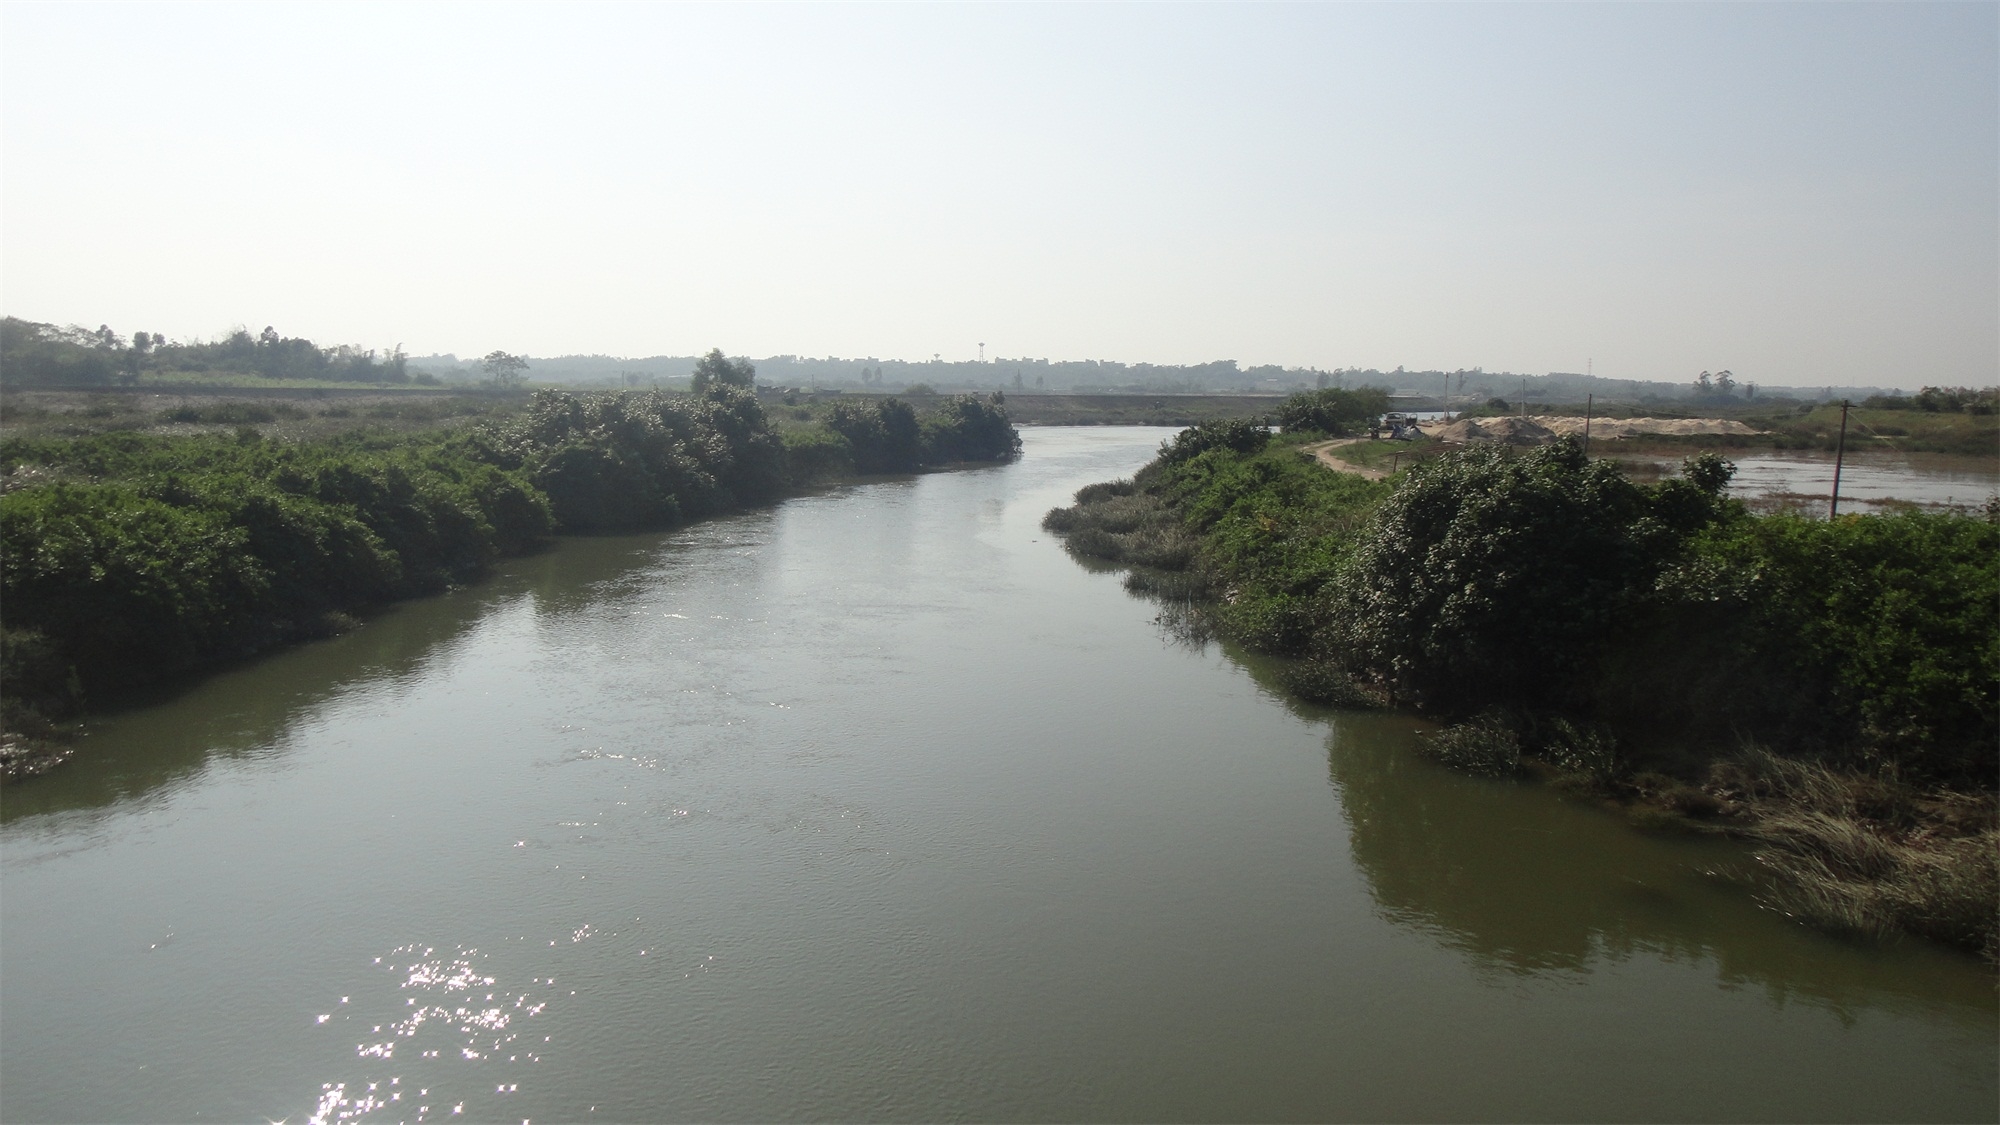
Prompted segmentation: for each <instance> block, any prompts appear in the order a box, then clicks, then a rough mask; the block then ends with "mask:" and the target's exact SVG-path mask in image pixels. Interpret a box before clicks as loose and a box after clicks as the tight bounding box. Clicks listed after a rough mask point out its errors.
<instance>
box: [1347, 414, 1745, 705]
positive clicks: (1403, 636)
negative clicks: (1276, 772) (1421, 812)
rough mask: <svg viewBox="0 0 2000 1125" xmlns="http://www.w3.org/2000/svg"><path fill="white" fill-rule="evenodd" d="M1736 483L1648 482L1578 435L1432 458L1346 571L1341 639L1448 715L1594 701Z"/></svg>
mask: <svg viewBox="0 0 2000 1125" xmlns="http://www.w3.org/2000/svg"><path fill="white" fill-rule="evenodd" d="M1727 480H1728V472H1727V471H1726V470H1725V469H1723V468H1722V467H1721V465H1720V463H1719V462H1717V461H1715V460H1714V459H1712V458H1711V459H1710V460H1707V461H1703V462H1699V463H1697V464H1695V465H1694V466H1693V467H1692V471H1691V472H1690V473H1689V475H1688V477H1687V478H1686V479H1682V480H1674V481H1669V482H1667V483H1666V484H1664V485H1662V486H1661V487H1660V488H1658V489H1646V488H1641V487H1639V486H1637V485H1634V484H1632V483H1631V482H1630V481H1628V480H1626V479H1625V477H1624V475H1623V474H1622V473H1621V472H1620V470H1619V468H1618V467H1617V465H1616V464H1615V463H1613V462H1609V461H1590V460H1588V459H1586V458H1585V457H1584V455H1583V453H1582V451H1581V450H1580V449H1579V448H1578V447H1577V445H1576V444H1575V443H1574V442H1569V441H1564V442H1560V443H1557V444H1555V445H1550V446H1544V447H1542V448H1540V449H1536V450H1534V451H1532V452H1529V453H1526V454H1522V455H1515V454H1514V453H1513V451H1511V450H1508V449H1505V448H1503V447H1499V446H1491V445H1487V446H1475V447H1473V448H1471V449H1469V450H1467V451H1465V452H1463V453H1459V454H1456V455H1453V456H1447V457H1442V458H1438V459H1436V460H1433V461H1430V462H1426V463H1424V464H1421V465H1419V466H1418V467H1416V468H1415V469H1413V470H1411V472H1410V475H1409V478H1408V479H1407V481H1405V482H1404V484H1403V485H1402V487H1400V488H1399V489H1397V491H1396V493H1395V495H1394V496H1392V497H1390V499H1389V501H1388V502H1387V503H1386V504H1384V505H1383V506H1382V508H1381V510H1380V511H1379V512H1378V513H1377V514H1376V516H1375V520H1374V523H1373V525H1372V526H1371V527H1370V528H1369V529H1368V530H1367V532H1366V533H1365V535H1364V536H1363V539H1362V542H1361V544H1360V546H1359V549H1358V550H1357V551H1356V552H1355V555H1354V557H1353V560H1352V562H1351V564H1350V565H1349V566H1347V567H1346V568H1345V569H1344V570H1343V572H1342V574H1341V575H1340V579H1339V582H1338V583H1337V586H1336V589H1335V616H1336V617H1337V619H1338V622H1339V626H1338V627H1339V629H1340V634H1341V640H1342V642H1343V644H1344V647H1347V648H1351V649H1352V650H1353V651H1354V652H1355V654H1356V655H1357V657H1358V659H1359V661H1360V662H1361V663H1363V664H1364V665H1365V666H1367V667H1369V668H1371V669H1373V670H1375V671H1376V672H1378V673H1379V674H1381V675H1383V676H1385V677H1386V678H1388V679H1389V680H1391V681H1392V682H1394V683H1395V684H1396V685H1397V686H1398V687H1399V688H1400V689H1402V690H1403V691H1405V692H1408V693H1410V694H1412V695H1414V696H1415V697H1416V698H1417V699H1418V700H1419V701H1421V702H1422V704H1423V705H1424V706H1425V707H1426V708H1428V709H1430V710H1433V711H1436V712H1439V713H1441V714H1445V715H1453V716H1456V715H1465V714H1470V713H1472V712H1475V711H1479V710H1482V709H1485V708H1487V707H1490V706H1494V705H1505V706H1509V707H1515V708H1521V707H1526V708H1531V709H1532V708H1540V707H1552V708H1558V709H1563V708H1576V707H1582V706H1585V705H1587V703H1588V698H1587V697H1588V693H1589V681H1590V675H1589V672H1590V671H1591V670H1592V669H1594V668H1595V667H1596V666H1597V665H1598V663H1599V661H1600V660H1601V659H1602V654H1603V652H1604V650H1605V648H1606V646H1607V644H1609V643H1610V642H1611V641H1613V640H1614V639H1616V638H1618V637H1620V636H1622V635H1623V633H1624V632H1625V627H1626V626H1627V624H1628V623H1629V622H1630V621H1631V619H1632V617H1633V615H1634V613H1635V611H1636V610H1637V608H1638V603H1639V602H1640V601H1641V600H1643V599H1644V598H1646V597H1647V596H1648V594H1649V592H1650V590H1651V587H1652V583H1653V580H1654V578H1655V577H1656V576H1657V575H1658V574H1659V573H1660V572H1661V571H1662V570H1663V569H1664V568H1665V567H1666V566H1668V565H1669V564H1670V563H1672V562H1673V561H1674V560H1675V559H1676V558H1677V557H1678V554H1679V552H1680V551H1681V550H1682V548H1683V546H1684V542H1685V540H1686V538H1687V537H1688V536H1689V535H1690V534H1692V533H1693V532H1695V531H1698V530H1699V529H1700V528H1702V527H1703V526H1705V525H1706V524H1707V523H1708V522H1710V521H1711V520H1713V519H1715V518H1717V517H1718V516H1719V514H1720V513H1721V511H1722V510H1723V505H1722V503H1721V501H1720V500H1719V499H1718V494H1719V492H1720V490H1721V488H1722V486H1723V484H1724V483H1726V482H1727Z"/></svg>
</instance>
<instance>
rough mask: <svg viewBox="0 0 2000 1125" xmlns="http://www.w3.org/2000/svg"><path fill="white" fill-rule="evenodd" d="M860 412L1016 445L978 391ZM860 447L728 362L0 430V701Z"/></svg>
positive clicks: (944, 445)
mask: <svg viewBox="0 0 2000 1125" xmlns="http://www.w3.org/2000/svg"><path fill="white" fill-rule="evenodd" d="M204 409H207V410H212V409H217V408H204ZM251 409H252V410H253V411H261V410H262V409H263V408H261V407H252V408H251ZM870 415H871V416H872V418H873V419H874V420H875V422H876V424H877V426H878V432H877V434H876V436H874V437H873V438H872V439H869V438H868V437H867V435H864V438H865V439H867V440H871V441H872V444H868V445H866V446H863V447H859V448H860V449H862V450H864V451H865V453H866V455H867V456H869V457H871V458H875V459H876V460H877V461H878V463H879V462H880V461H882V460H884V459H887V458H890V457H896V458H901V459H902V460H899V461H898V462H897V463H898V464H900V465H907V466H908V467H917V466H919V465H922V464H929V463H933V462H934V460H942V459H947V458H949V459H954V460H957V459H975V458H986V459H993V458H1001V457H1006V456H1010V455H1011V454H1012V453H1013V451H1014V449H1015V448H1016V445H1017V439H1016V438H1015V435H1014V431H1013V427H1012V426H1011V425H1009V424H1008V422H1007V417H1006V415H1005V413H1004V412H1002V411H1001V410H1000V409H999V408H998V406H997V404H988V403H985V402H982V401H979V400H973V399H963V400H952V401H951V402H950V403H947V404H945V408H944V409H943V410H941V411H940V412H939V414H938V415H936V416H934V417H927V418H919V417H917V415H916V414H915V413H914V412H913V411H911V410H910V409H909V407H908V406H907V405H905V404H902V403H900V402H895V401H894V400H888V402H885V403H883V404H881V405H879V406H877V407H875V408H872V410H871V411H870ZM263 416H264V415H263V414H262V413H255V414H254V415H253V414H252V413H230V414H228V415H227V417H228V418H229V420H232V421H237V420H253V419H254V418H262V417H263ZM271 416H272V417H277V416H279V412H278V411H276V410H273V411H271ZM215 417H222V415H216V416H215ZM203 420H212V419H211V418H210V416H209V415H207V414H204V415H203ZM856 449H857V447H856V446H853V445H850V444H849V442H848V439H847V438H846V437H845V436H843V435H842V434H841V433H839V432H838V431H837V430H834V429H829V428H826V427H821V426H815V427H807V428H805V429H803V430H799V431H794V432H793V433H792V434H791V435H790V436H789V437H788V438H787V439H786V440H780V439H779V438H778V437H777V436H776V435H775V434H773V433H772V432H771V431H770V430H769V429H768V427H767V426H766V421H765V417H764V413H763V410H762V408H761V407H759V405H758V403H757V400H756V397H755V395H754V393H753V392H751V391H750V390H748V389H745V388H743V387H741V386H739V385H737V384H736V383H735V382H732V381H729V380H724V379H716V380H713V381H711V383H710V385H709V386H708V387H707V389H706V390H705V391H704V392H703V393H702V394H699V395H676V394H665V393H660V392H637V393H625V394H599V395H588V396H575V395H569V394H564V393H560V392H555V391H543V392H538V393H537V394H536V395H535V397H534V398H533V400H532V401H531V402H530V403H529V408H528V410H527V411H526V412H525V413H524V414H522V415H520V416H518V417H515V418H512V419H508V420H503V421H500V422H497V423H487V424H484V425H481V426H478V427H476V428H473V429H469V430H460V431H429V432H421V433H415V434H405V435H402V436H398V437H382V436H365V435H358V434H350V435H347V436H345V437H341V438H336V439H331V440H325V441H317V442H300V443H285V442H278V441H268V440H264V439H262V438H260V437H259V436H258V435H257V434H256V432H255V431H254V430H249V429H243V430H240V431H239V432H238V434H236V435H216V434H209V435H197V436H183V437H157V436H146V435H141V434H135V433H129V432H114V433H107V434H102V435H98V436H95V437H89V438H76V439H52V438H44V439H8V440H6V441H0V472H6V473H8V474H9V475H10V476H13V478H14V479H15V480H20V479H22V476H20V475H15V474H14V470H16V469H17V468H19V467H23V466H26V467H29V468H31V469H32V470H33V472H32V473H31V474H27V475H28V476H31V477H32V478H33V479H35V480H36V481H46V482H49V483H35V484H30V485H28V486H27V487H17V488H14V489H13V490H12V491H8V492H6V493H5V494H4V495H0V609H4V612H5V615H6V616H5V629H4V630H3V631H0V700H4V702H5V705H6V706H7V707H8V708H9V711H10V713H12V714H13V715H16V716H18V714H19V711H20V709H22V708H24V707H25V708H30V709H33V708H40V709H42V710H44V711H47V712H52V713H53V712H60V711H63V710H66V709H68V708H71V707H73V706H74V705H75V704H76V702H77V701H78V699H79V697H80V696H81V695H82V694H84V693H88V692H93V691H103V690H106V689H110V688H115V687H120V686H125V685H131V684H136V683H143V682H146V681H149V680H153V679H158V678H160V677H163V676H169V675H173V674H176V673H180V672H184V671H188V670H191V669H196V668H200V667H203V666H207V665H211V664H213V663H215V662H217V661H221V660H226V659H230V658H232V657H236V656H239V655H243V654H247V653H249V652H252V651H255V650H256V649H258V648H261V647H264V646H267V645H270V644H273V643H277V642H281V641H284V640H286V639H289V638H295V637H300V636H309V635H313V634H315V633H318V632H323V631H324V629H325V628H326V625H325V622H326V621H327V620H329V615H330V614H342V613H348V612H351V611H358V610H363V609H366V608H368V607H370V606H373V605H377V604H380V603H383V602H387V601H390V600H393V599H396V598H401V597H407V596H410V595H414V594H421V593H427V592H431V591H435V590H439V589H442V588H444V587H446V586H447V585H449V584H451V583H454V582H460V581H464V580H466V579H468V578H470V577H472V576H474V575H476V574H478V573H479V572H480V571H481V570H482V569H483V568H485V567H486V566H487V565H488V564H490V563H491V562H493V561H494V560H495V559H497V558H500V557H503V556H507V555H515V554H520V553H522V552H524V551H527V550H529V549H531V548H533V546H534V545H535V544H536V543H538V542H540V541H542V540H544V539H546V538H547V537H548V536H549V534H551V533H552V532H554V531H558V530H560V531H568V532H579V531H603V530H614V529H635V528H658V527H667V526H672V525H674V524H676V523H679V522H682V521H685V520H690V519H695V518H699V517H702V516H705V515H710V514H713V513H717V512H723V511H728V510H732V509H735V508H739V507H741V506H743V505H746V504H752V503H759V502H763V501H767V500H770V499H773V498H775V497H777V496H781V495H783V494H785V493H786V492H787V491H789V490H790V489H792V488H793V487H795V486H796V485H797V484H799V483H804V482H807V481H809V480H811V479H814V478H815V477H819V476H824V475H829V474H841V473H847V472H852V471H853V470H854V469H855V467H856V463H857V462H858V461H859V460H860V457H858V456H857V455H856ZM912 451H914V452H912ZM9 721H10V723H11V722H12V719H11V718H10V720H9Z"/></svg>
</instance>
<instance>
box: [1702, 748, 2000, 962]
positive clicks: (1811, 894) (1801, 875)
mask: <svg viewBox="0 0 2000 1125" xmlns="http://www.w3.org/2000/svg"><path fill="white" fill-rule="evenodd" d="M1715 780H1716V783H1717V784H1718V785H1719V786H1721V787H1723V788H1725V789H1726V790H1727V791H1729V793H1730V795H1731V796H1733V797H1735V798H1736V799H1738V800H1741V801H1742V802H1744V803H1745V804H1746V805H1748V806H1749V807H1750V809H1751V810H1752V811H1753V813H1754V819H1753V821H1752V824H1751V827H1750V828H1749V830H1748V832H1749V835H1750V837H1751V838H1752V839H1754V840H1755V841H1757V843H1758V845H1759V847H1758V850H1757V852H1756V858H1757V861H1758V862H1759V863H1761V864H1762V865H1763V866H1764V867H1765V868H1766V869H1767V870H1768V871H1769V872H1770V873H1771V874H1772V875H1773V877H1774V878H1773V881H1772V884H1771V885H1770V886H1769V887H1768V888H1767V889H1766V891H1765V892H1764V894H1765V898H1766V901H1767V902H1768V903H1769V904H1770V905H1771V906H1773V907H1775V908H1776V909H1778V910H1780V911H1782V912H1784V913H1785V914H1787V915H1790V916H1792V917H1795V918H1798V919H1800V920H1801V921H1805V922H1808V923H1811V924H1812V925H1815V926H1819V927H1821V928H1824V929H1829V930H1833V931H1835V932H1841V933H1849V934H1855V935H1860V936H1866V937H1881V936H1885V935H1887V934H1890V933H1893V932H1896V931H1899V930H1901V931H1906V932H1909V933H1913V934H1918V935H1920V936H1923V937H1926V938H1930V939H1932V940H1935V941H1940V942H1944V943H1945V944H1948V945H1953V946H1957V947H1958V948H1960V949H1966V950H1970V951H1974V952H1977V953H1980V954H1982V955H1983V956H1985V957H1986V958H1987V959H1988V960H1989V961H1996V960H2000V828H1996V823H1995V802H1994V798H1993V796H1992V795H1991V794H1963V793H1951V792H1943V793H1929V794H1926V793H1922V792H1919V791H1917V790H1914V789H1911V788H1909V787H1907V786H1904V785H1901V784H1900V783H1898V782H1897V781H1895V780H1894V779H1893V778H1883V777H1868V776H1860V775H1850V774H1842V773H1836V772H1834V771H1833V770H1829V769H1827V768H1825V767H1824V766H1821V765H1818V764H1816V763H1812V762H1803V761H1797V760H1793V759H1788V758H1780V757H1778V756H1776V755H1774V754H1771V753H1769V752H1768V751H1765V750H1761V749H1755V748H1753V749H1750V750H1748V751H1746V752H1745V753H1744V754H1743V755H1742V757H1741V758H1740V759H1739V760H1737V761H1736V762H1733V763H1729V764H1727V765H1723V766H1718V767H1717V770H1716V779H1715Z"/></svg>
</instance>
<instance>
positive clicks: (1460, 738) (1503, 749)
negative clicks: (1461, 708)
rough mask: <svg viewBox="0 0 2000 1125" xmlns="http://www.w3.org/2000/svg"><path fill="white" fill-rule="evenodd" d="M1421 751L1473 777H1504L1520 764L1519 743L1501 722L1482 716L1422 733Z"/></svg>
mask: <svg viewBox="0 0 2000 1125" xmlns="http://www.w3.org/2000/svg"><path fill="white" fill-rule="evenodd" d="M1423 748H1424V753H1425V754H1426V755H1428V756H1429V757H1431V758H1434V759H1436V760H1437V761H1438V762H1439V763H1441V764H1443V765H1445V766H1448V767H1450V768H1452V769H1455V770H1458V771H1459V772H1461V773H1469V774H1472V775H1474V776H1476V777H1507V776H1510V775H1512V774H1513V773H1514V772H1515V771H1516V770H1518V769H1519V768H1520V766H1521V743H1520V740H1519V739H1518V738H1516V737H1515V735H1514V732H1513V731H1512V730H1509V729H1508V728H1507V727H1506V726H1505V725H1504V724H1502V723H1500V722H1498V721H1496V720H1492V719H1482V720H1478V721H1475V722H1469V723H1456V724H1454V725H1452V726H1448V727H1445V728H1444V729H1443V730H1439V731H1434V732H1432V733H1430V734H1426V735H1424V736H1423Z"/></svg>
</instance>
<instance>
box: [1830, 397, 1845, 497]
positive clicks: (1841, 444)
mask: <svg viewBox="0 0 2000 1125" xmlns="http://www.w3.org/2000/svg"><path fill="white" fill-rule="evenodd" d="M1846 457H1847V400H1846V399H1841V400H1840V440H1839V441H1838V442H1836V443H1835V444H1834V447H1833V495H1832V496H1831V497H1830V498H1828V500H1827V502H1826V518H1827V519H1832V518H1833V517H1835V516H1837V515H1839V514H1840V463H1841V461H1842V460H1844V459H1845V458H1846Z"/></svg>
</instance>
